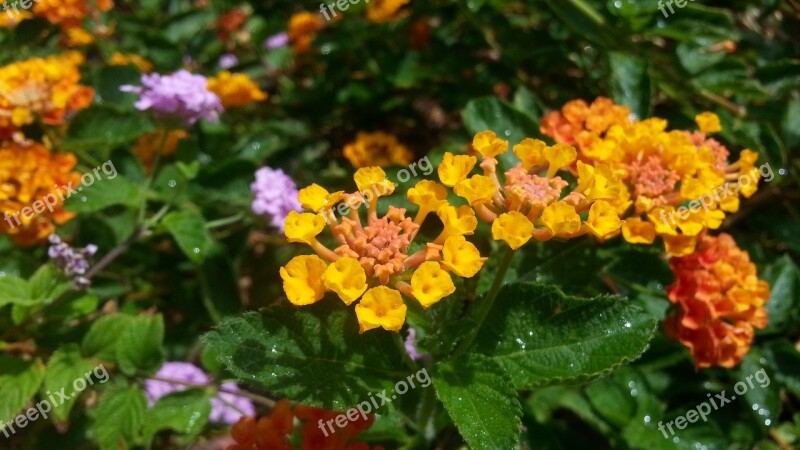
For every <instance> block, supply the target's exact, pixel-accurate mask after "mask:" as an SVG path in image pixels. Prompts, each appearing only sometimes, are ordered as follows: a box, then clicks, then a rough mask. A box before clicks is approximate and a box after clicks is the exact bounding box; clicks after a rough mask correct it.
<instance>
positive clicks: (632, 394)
mask: <svg viewBox="0 0 800 450" xmlns="http://www.w3.org/2000/svg"><path fill="white" fill-rule="evenodd" d="M637 395H639V391H637V390H636V389H631V397H636V396H637Z"/></svg>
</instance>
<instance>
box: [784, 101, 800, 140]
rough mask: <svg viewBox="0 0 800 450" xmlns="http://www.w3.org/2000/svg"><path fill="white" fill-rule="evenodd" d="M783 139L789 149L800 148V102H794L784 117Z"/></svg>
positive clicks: (790, 103)
mask: <svg viewBox="0 0 800 450" xmlns="http://www.w3.org/2000/svg"><path fill="white" fill-rule="evenodd" d="M782 128H783V135H784V136H783V138H784V140H785V141H786V145H787V146H788V147H792V148H796V147H798V146H800V100H792V101H790V102H789V106H788V107H787V108H786V114H785V115H784V116H783V127H782Z"/></svg>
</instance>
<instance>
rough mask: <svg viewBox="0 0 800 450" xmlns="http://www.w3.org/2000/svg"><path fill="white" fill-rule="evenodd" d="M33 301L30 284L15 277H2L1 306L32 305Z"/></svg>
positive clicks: (0, 279)
mask: <svg viewBox="0 0 800 450" xmlns="http://www.w3.org/2000/svg"><path fill="white" fill-rule="evenodd" d="M33 303H35V302H33V301H32V299H31V295H30V290H29V289H28V282H27V281H25V280H23V279H22V278H20V277H16V276H14V275H3V276H1V277H0V306H4V305H8V304H12V305H15V304H19V305H30V304H33Z"/></svg>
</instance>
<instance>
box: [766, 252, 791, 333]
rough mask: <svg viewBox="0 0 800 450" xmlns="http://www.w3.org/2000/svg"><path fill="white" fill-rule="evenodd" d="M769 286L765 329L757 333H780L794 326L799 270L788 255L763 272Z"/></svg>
mask: <svg viewBox="0 0 800 450" xmlns="http://www.w3.org/2000/svg"><path fill="white" fill-rule="evenodd" d="M764 280H765V281H766V282H767V283H768V284H769V289H770V299H769V300H768V301H767V303H766V305H765V306H766V308H767V317H769V322H768V323H767V328H766V329H765V330H763V332H759V333H765V334H766V333H770V334H771V333H782V332H784V331H786V329H787V328H788V327H790V326H793V325H796V323H797V322H796V321H797V319H798V317H797V308H798V301H799V300H800V270H798V268H797V266H796V265H795V263H794V261H792V258H790V257H789V256H788V255H784V256H782V257H781V258H780V259H778V260H777V261H775V262H774V263H773V264H771V265H770V266H769V267H768V268H767V270H766V271H765V272H764Z"/></svg>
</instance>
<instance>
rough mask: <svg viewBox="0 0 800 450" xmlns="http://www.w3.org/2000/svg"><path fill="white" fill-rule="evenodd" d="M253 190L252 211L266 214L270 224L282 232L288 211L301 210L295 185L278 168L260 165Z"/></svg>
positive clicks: (252, 185) (251, 187)
mask: <svg viewBox="0 0 800 450" xmlns="http://www.w3.org/2000/svg"><path fill="white" fill-rule="evenodd" d="M250 189H251V190H252V191H253V195H254V197H255V198H254V199H253V212H254V213H256V214H259V215H267V216H269V218H270V219H271V221H272V225H273V226H274V227H276V228H278V229H279V230H280V231H281V232H283V223H284V222H285V221H286V216H288V215H289V212H290V211H298V212H301V211H302V207H301V206H300V202H299V201H298V200H297V193H298V192H297V185H296V184H294V181H292V179H291V178H289V176H288V175H286V174H285V173H284V172H283V171H282V170H280V169H272V168H269V167H262V168H260V169H258V171H256V181H255V183H253V184H251V185H250Z"/></svg>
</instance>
